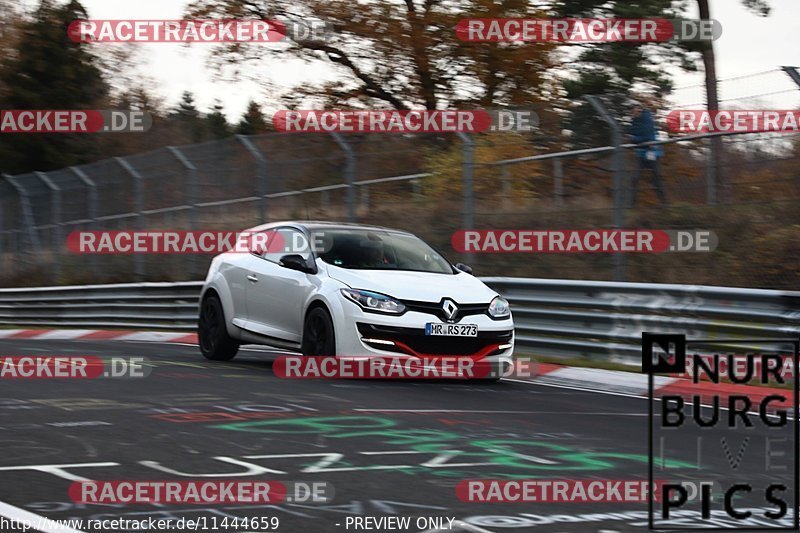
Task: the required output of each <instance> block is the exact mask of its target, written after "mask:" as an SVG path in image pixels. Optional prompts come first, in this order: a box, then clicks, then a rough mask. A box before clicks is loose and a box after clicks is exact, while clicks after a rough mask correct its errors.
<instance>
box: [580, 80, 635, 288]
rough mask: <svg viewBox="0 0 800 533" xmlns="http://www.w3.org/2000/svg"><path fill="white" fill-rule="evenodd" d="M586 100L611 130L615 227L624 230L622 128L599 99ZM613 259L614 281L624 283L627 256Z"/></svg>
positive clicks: (615, 256)
mask: <svg viewBox="0 0 800 533" xmlns="http://www.w3.org/2000/svg"><path fill="white" fill-rule="evenodd" d="M585 98H586V100H587V101H588V102H589V103H590V104H591V106H592V107H593V108H594V109H595V111H597V113H598V114H599V115H600V117H601V118H602V119H603V121H604V122H605V123H606V124H608V126H609V127H610V128H611V144H612V146H613V147H614V151H613V152H612V155H611V171H612V173H613V184H614V227H615V228H617V229H622V227H623V226H624V225H625V202H626V200H627V198H626V196H627V194H626V192H627V187H626V186H625V184H624V183H623V179H622V128H621V127H620V125H619V122H617V120H616V119H615V118H614V117H612V116H611V113H609V112H608V109H606V106H605V105H603V103H602V102H601V101H600V99H599V98H597V97H596V96H592V95H587V96H586V97H585ZM613 257H614V281H624V280H625V256H624V255H623V254H622V253H621V252H616V253H614V254H613Z"/></svg>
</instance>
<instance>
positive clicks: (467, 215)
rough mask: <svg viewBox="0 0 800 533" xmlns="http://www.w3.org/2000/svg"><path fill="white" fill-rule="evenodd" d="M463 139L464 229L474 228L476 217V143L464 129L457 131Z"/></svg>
mask: <svg viewBox="0 0 800 533" xmlns="http://www.w3.org/2000/svg"><path fill="white" fill-rule="evenodd" d="M456 133H457V134H458V136H459V137H460V138H461V140H462V141H463V142H464V149H463V155H462V161H463V163H462V179H463V180H464V184H463V189H464V190H463V195H464V217H463V226H464V227H463V228H461V229H464V230H468V229H472V226H473V225H474V218H475V208H474V201H475V198H474V195H473V192H472V181H473V178H474V170H475V143H474V142H473V140H472V137H470V136H469V135H468V134H466V133H464V132H463V131H459V132H456Z"/></svg>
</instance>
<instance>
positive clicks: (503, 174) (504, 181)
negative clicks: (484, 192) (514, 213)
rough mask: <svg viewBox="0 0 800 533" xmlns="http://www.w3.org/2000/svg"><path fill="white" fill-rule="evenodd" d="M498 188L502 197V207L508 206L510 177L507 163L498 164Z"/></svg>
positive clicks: (506, 207)
mask: <svg viewBox="0 0 800 533" xmlns="http://www.w3.org/2000/svg"><path fill="white" fill-rule="evenodd" d="M500 182H501V185H500V190H501V195H502V199H503V209H508V207H509V204H510V202H509V196H510V195H511V178H510V177H509V175H508V165H500Z"/></svg>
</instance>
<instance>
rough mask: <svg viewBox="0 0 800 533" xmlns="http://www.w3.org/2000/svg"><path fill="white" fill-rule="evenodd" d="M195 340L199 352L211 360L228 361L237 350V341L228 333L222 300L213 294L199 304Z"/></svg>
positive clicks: (234, 355)
mask: <svg viewBox="0 0 800 533" xmlns="http://www.w3.org/2000/svg"><path fill="white" fill-rule="evenodd" d="M197 340H198V344H199V345H200V352H201V353H202V354H203V356H204V357H205V358H206V359H210V360H212V361H230V360H231V359H233V358H234V357H236V352H238V351H239V341H237V340H236V339H234V338H233V337H231V336H230V335H228V329H227V327H226V324H225V312H224V311H223V309H222V302H220V301H219V298H217V297H216V296H214V295H212V296H208V297H206V298H204V299H203V303H202V304H201V305H200V318H199V320H198V322H197Z"/></svg>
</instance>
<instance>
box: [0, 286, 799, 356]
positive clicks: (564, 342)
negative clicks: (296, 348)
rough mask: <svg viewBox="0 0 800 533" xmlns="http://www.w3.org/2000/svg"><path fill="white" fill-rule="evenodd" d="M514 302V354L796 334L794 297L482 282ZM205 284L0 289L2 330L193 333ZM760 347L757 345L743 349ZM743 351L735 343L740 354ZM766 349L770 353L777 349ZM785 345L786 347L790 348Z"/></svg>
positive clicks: (599, 351)
mask: <svg viewBox="0 0 800 533" xmlns="http://www.w3.org/2000/svg"><path fill="white" fill-rule="evenodd" d="M482 280H483V281H484V282H485V283H486V284H487V285H489V286H490V287H492V288H493V289H494V290H496V291H497V292H499V293H500V294H502V295H503V296H505V297H506V298H508V299H509V300H510V301H511V305H512V310H513V313H514V320H515V323H516V342H517V348H518V351H519V352H523V353H532V354H537V355H552V356H564V357H592V358H600V359H606V360H616V361H619V362H629V363H633V362H638V361H640V360H641V351H640V350H641V348H640V347H641V332H642V331H650V332H660V333H685V334H686V335H687V337H689V338H691V339H708V340H709V346H712V345H713V346H714V347H715V348H716V349H720V348H721V347H724V345H722V344H719V343H715V342H713V341H715V340H717V339H726V340H731V339H765V340H766V339H788V338H797V337H799V336H800V292H794V291H793V292H789V291H776V290H762V289H739V288H726V287H708V286H694V285H668V284H645V283H616V282H595V281H572V280H553V279H522V278H497V277H494V278H482ZM201 287H202V282H180V283H121V284H111V285H84V286H66V287H37V288H16V289H0V325H4V326H36V327H45V326H47V327H75V328H90V327H91V328H146V329H171V330H193V329H194V328H195V323H196V317H197V303H198V302H197V298H198V295H199V292H200V288H201ZM744 346H745V347H747V348H748V349H753V350H758V349H760V348H763V347H760V346H758V345H757V344H752V343H750V344H746V345H744ZM742 348H743V345H737V350H738V351H741V350H742ZM770 348H772V349H775V346H774V345H771V346H770ZM788 348H789V347H788V345H787V347H786V349H788Z"/></svg>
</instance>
